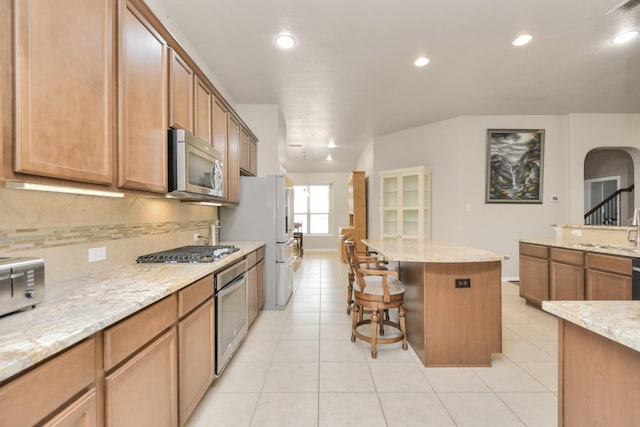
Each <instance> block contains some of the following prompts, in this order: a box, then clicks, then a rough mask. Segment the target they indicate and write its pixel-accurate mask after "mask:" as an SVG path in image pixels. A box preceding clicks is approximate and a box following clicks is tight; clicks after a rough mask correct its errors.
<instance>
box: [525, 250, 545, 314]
mask: <svg viewBox="0 0 640 427" xmlns="http://www.w3.org/2000/svg"><path fill="white" fill-rule="evenodd" d="M520 296H521V297H522V298H524V299H526V300H527V301H530V302H533V303H536V304H537V305H540V304H542V301H546V300H548V299H549V265H548V262H547V260H546V259H541V258H534V257H530V256H526V255H520Z"/></svg>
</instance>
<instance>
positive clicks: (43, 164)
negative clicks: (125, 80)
mask: <svg viewBox="0 0 640 427" xmlns="http://www.w3.org/2000/svg"><path fill="white" fill-rule="evenodd" d="M15 7H16V12H15V13H16V15H15V16H16V20H15V35H16V38H15V55H16V56H15V60H16V63H15V67H16V70H17V71H16V72H15V74H14V76H15V125H16V127H15V136H16V138H15V159H14V164H15V168H14V170H15V172H19V173H26V174H32V175H39V176H45V177H54V178H61V179H66V180H73V181H80V182H87V183H98V184H106V185H113V183H114V175H115V174H114V170H115V146H116V139H115V137H116V134H115V131H114V127H113V126H112V124H113V123H114V122H115V118H116V110H115V107H116V104H115V102H116V99H115V93H116V90H115V88H116V86H115V84H116V80H115V47H116V43H115V34H116V32H115V25H116V22H115V15H116V3H115V0H105V1H84V0H60V1H56V2H48V1H39V2H34V1H27V0H19V1H16V2H15ZM6 13H10V12H9V11H6ZM3 43H4V42H3Z"/></svg>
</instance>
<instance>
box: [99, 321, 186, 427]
mask: <svg viewBox="0 0 640 427" xmlns="http://www.w3.org/2000/svg"><path fill="white" fill-rule="evenodd" d="M177 383H178V376H177V362H176V331H175V328H173V329H171V330H170V331H169V332H167V333H166V334H164V335H162V336H161V337H160V338H158V339H156V340H155V341H153V342H152V343H151V344H150V345H149V346H147V347H145V348H144V349H143V350H142V351H140V353H138V354H137V355H135V356H134V357H133V358H132V359H131V360H129V361H128V362H127V363H125V364H124V365H123V366H122V367H120V368H118V369H117V370H116V371H115V372H113V373H112V374H110V375H109V376H107V377H106V378H105V403H106V407H105V421H106V425H107V427H120V426H137V427H143V426H148V427H162V426H167V427H173V426H176V425H178V411H177V408H178V390H177Z"/></svg>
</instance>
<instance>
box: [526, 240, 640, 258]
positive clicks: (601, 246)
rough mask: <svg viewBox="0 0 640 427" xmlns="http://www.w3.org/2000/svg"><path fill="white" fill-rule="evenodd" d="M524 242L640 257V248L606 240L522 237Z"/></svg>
mask: <svg viewBox="0 0 640 427" xmlns="http://www.w3.org/2000/svg"><path fill="white" fill-rule="evenodd" d="M520 242H522V243H531V244H534V245H544V246H553V247H556V248H564V249H573V250H577V251H584V252H596V253H600V254H605V255H617V256H624V257H630V258H640V248H637V247H636V246H633V245H631V243H630V244H629V245H618V244H609V243H606V242H585V241H584V239H582V240H581V239H567V238H559V239H553V238H551V239H520Z"/></svg>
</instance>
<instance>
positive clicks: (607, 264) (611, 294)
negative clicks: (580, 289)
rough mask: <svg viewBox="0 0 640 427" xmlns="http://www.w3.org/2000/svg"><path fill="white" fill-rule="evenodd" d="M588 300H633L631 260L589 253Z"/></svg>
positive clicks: (587, 260)
mask: <svg viewBox="0 0 640 427" xmlns="http://www.w3.org/2000/svg"><path fill="white" fill-rule="evenodd" d="M586 266H587V281H586V284H585V299H587V300H631V274H632V272H631V258H626V257H618V256H610V255H603V254H596V253H587V256H586Z"/></svg>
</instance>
